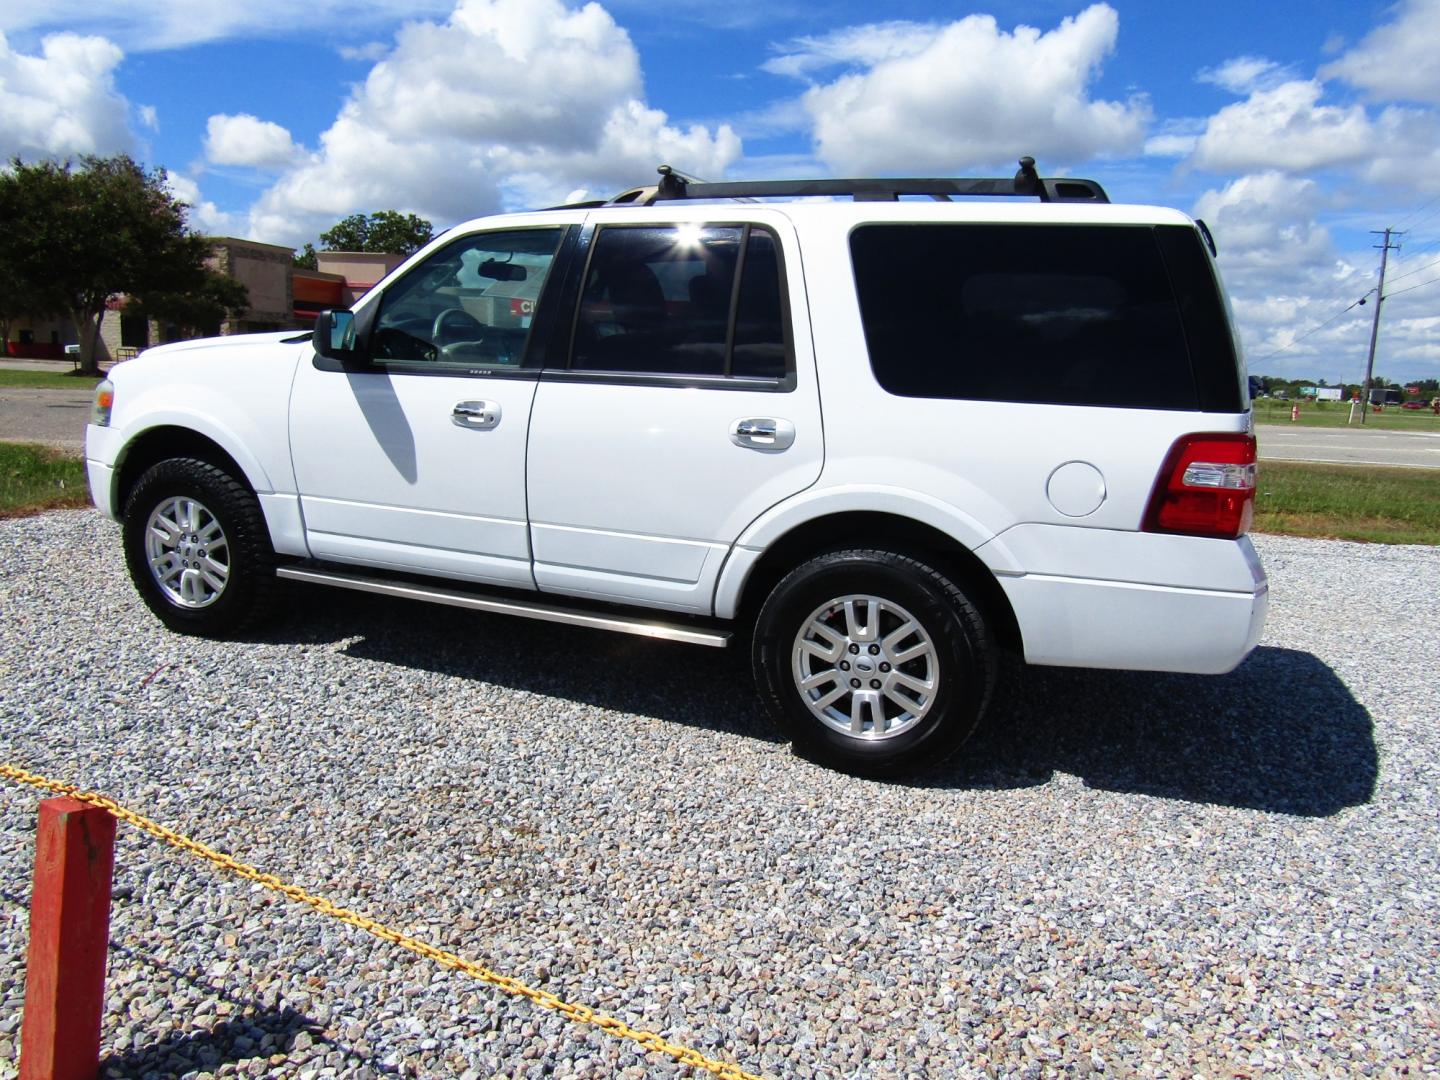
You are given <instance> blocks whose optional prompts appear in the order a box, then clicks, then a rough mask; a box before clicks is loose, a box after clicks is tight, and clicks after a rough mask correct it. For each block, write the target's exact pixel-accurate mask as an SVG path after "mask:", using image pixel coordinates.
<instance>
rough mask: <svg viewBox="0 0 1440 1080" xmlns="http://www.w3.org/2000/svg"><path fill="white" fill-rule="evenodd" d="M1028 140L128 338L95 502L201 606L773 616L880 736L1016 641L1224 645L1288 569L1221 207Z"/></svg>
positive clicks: (428, 250)
mask: <svg viewBox="0 0 1440 1080" xmlns="http://www.w3.org/2000/svg"><path fill="white" fill-rule="evenodd" d="M1021 166H1022V167H1021V171H1020V173H1019V174H1018V175H1017V176H1016V177H1015V178H1014V179H1013V180H1012V179H1010V178H980V179H944V178H942V179H918V180H820V181H779V182H769V181H751V182H744V183H718V184H704V183H699V182H694V181H689V180H687V179H686V178H684V177H682V176H680V175H679V174H677V173H674V172H673V171H670V170H667V169H662V170H661V173H662V178H661V182H660V183H659V184H658V185H657V186H655V187H649V188H641V189H635V190H633V191H629V192H625V193H623V194H621V195H619V196H617V197H616V198H615V199H612V200H609V201H606V202H603V203H585V204H578V205H570V206H562V207H557V208H554V209H550V210H544V211H537V212H531V213H520V214H505V215H501V216H497V217H489V218H481V219H478V220H475V221H471V222H468V223H466V224H463V225H460V226H458V227H456V228H454V229H451V230H449V231H448V232H446V233H445V234H444V235H443V236H441V237H438V238H436V239H435V240H434V241H433V242H431V243H430V244H429V245H427V246H426V247H425V248H423V249H421V250H420V251H419V252H417V253H416V254H415V255H414V256H413V257H411V258H410V259H409V261H408V262H407V263H405V264H404V265H403V266H401V267H400V268H399V269H398V270H397V271H396V272H394V273H393V274H392V275H391V276H390V277H389V278H387V279H386V280H385V281H384V282H382V283H381V284H380V285H379V286H378V287H377V288H375V289H374V290H372V291H371V292H370V293H368V294H367V295H366V296H365V297H364V298H363V299H361V300H360V301H359V302H358V303H357V304H356V306H355V309H354V310H353V311H335V312H323V313H321V315H320V316H319V318H318V319H317V320H316V328H315V332H314V334H313V335H312V334H309V333H304V334H296V333H293V332H290V333H272V334H258V335H251V336H244V337H226V338H217V339H213V340H209V341H192V342H184V343H178V344H172V345H165V346H161V347H159V348H154V349H150V350H149V351H147V352H146V353H144V354H143V355H142V356H140V357H139V358H137V359H136V360H134V361H131V362H129V363H126V364H124V365H121V366H120V367H117V368H116V369H115V371H114V372H113V373H112V374H111V376H110V379H109V380H107V381H106V382H104V383H102V384H101V388H100V391H99V395H98V396H97V403H96V409H95V416H94V420H93V422H92V424H91V425H90V427H89V429H88V433H87V440H86V457H87V459H88V467H89V476H90V484H91V489H92V491H93V492H94V496H95V501H96V504H97V505H98V506H99V507H100V508H101V509H102V510H104V511H105V512H107V513H109V514H110V515H112V516H113V517H115V518H117V519H118V520H120V521H121V522H122V523H123V526H124V528H123V537H124V547H125V555H126V559H127V562H128V565H129V569H130V573H131V576H132V578H133V580H134V583H135V585H136V587H137V588H138V590H139V592H140V595H141V596H142V597H143V598H144V600H145V602H146V603H147V604H148V605H149V607H150V608H151V610H152V611H153V612H154V613H155V614H156V615H157V616H158V617H159V618H160V619H161V620H162V621H163V622H164V623H165V624H166V625H167V626H169V627H171V628H172V629H174V630H177V631H181V632H184V633H194V634H202V635H209V636H217V637H225V636H233V635H236V634H239V633H242V632H248V631H249V630H250V629H251V628H252V627H255V626H257V625H259V623H260V622H261V620H262V619H263V618H264V616H265V615H266V614H267V613H269V611H270V610H271V609H272V608H273V606H274V603H275V598H276V593H277V591H278V589H279V587H280V585H281V584H282V582H285V581H304V582H311V583H317V584H321V585H328V586H335V587H340V588H350V589H360V590H365V591H369V592H374V593H381V594H386V595H392V596H398V597H407V598H411V599H417V600H426V601H433V602H437V603H444V604H450V605H458V606H462V607H468V608H472V609H475V610H479V611H487V612H498V613H503V614H510V615H521V616H526V617H530V618H537V619H547V620H551V621H558V622H565V623H571V624H575V625H580V626H588V627H596V628H600V629H605V630H612V631H619V632H624V633H631V634H641V635H646V636H650V637H658V638H669V639H672V640H677V641H684V642H689V643H692V644H697V645H707V646H717V647H724V646H728V645H731V644H735V643H743V644H744V645H745V646H746V647H747V648H748V650H749V653H750V659H751V665H752V667H753V670H754V674H755V679H756V684H757V686H758V688H759V691H760V695H761V698H762V699H763V700H764V702H765V705H766V707H767V708H768V709H769V711H770V713H771V714H772V715H773V717H774V718H775V720H776V721H777V722H778V723H779V725H780V726H781V727H782V729H783V730H784V731H786V732H787V733H788V734H789V736H790V737H791V738H792V739H793V741H794V744H795V746H796V748H797V749H798V750H800V751H801V752H803V753H806V754H808V755H811V756H813V757H815V758H817V759H819V760H821V761H824V762H826V763H829V764H831V765H834V766H837V767H840V768H843V769H847V770H852V771H856V772H862V773H872V774H883V773H891V772H896V771H903V770H913V769H916V768H918V767H922V766H927V765H931V764H933V763H935V762H937V761H940V760H942V759H943V758H945V757H946V756H947V755H949V754H950V753H951V752H953V751H954V750H956V749H957V748H958V747H959V746H960V745H961V744H962V743H963V742H964V741H965V740H966V738H967V737H968V736H969V735H970V733H971V731H972V730H973V729H974V727H975V726H976V724H977V722H978V721H979V719H980V717H981V716H982V714H983V713H984V712H985V710H986V709H987V707H988V706H989V705H990V703H991V700H992V697H993V695H994V693H995V686H996V672H997V665H998V662H999V660H1000V658H1001V656H1002V654H1004V653H1007V652H1008V653H1012V654H1014V655H1016V656H1019V657H1021V658H1023V659H1024V660H1025V661H1027V662H1029V663H1031V664H1052V665H1068V666H1084V667H1104V668H1122V669H1133V670H1148V671H1172V672H1194V673H1207V674H1218V673H1223V672H1226V671H1229V670H1230V669H1232V668H1233V667H1235V665H1236V664H1238V663H1239V662H1240V661H1241V660H1242V659H1244V657H1245V656H1246V655H1247V654H1248V653H1249V652H1250V651H1251V650H1252V649H1253V648H1254V647H1255V644H1256V641H1257V640H1258V638H1259V635H1260V631H1261V628H1262V625H1263V623H1264V618H1265V612H1266V606H1267V603H1268V592H1267V585H1266V578H1265V572H1264V570H1263V568H1262V567H1261V565H1260V561H1259V559H1258V557H1257V556H1256V553H1255V549H1254V547H1253V546H1252V545H1251V543H1250V540H1249V538H1248V537H1247V535H1246V533H1247V530H1248V528H1249V525H1250V519H1251V513H1252V507H1253V501H1254V494H1255V438H1254V434H1253V420H1252V416H1251V412H1250V402H1249V394H1248V386H1247V382H1246V373H1245V371H1244V369H1243V366H1242V364H1241V361H1240V358H1239V356H1238V354H1237V351H1236V348H1235V344H1234V342H1235V339H1234V335H1233V334H1232V330H1231V326H1230V323H1229V320H1228V317H1227V315H1226V305H1225V302H1224V298H1223V294H1222V288H1221V285H1220V282H1219V278H1218V275H1217V271H1216V269H1215V265H1214V262H1213V254H1214V249H1213V242H1212V241H1211V240H1210V238H1209V233H1208V230H1206V229H1204V228H1203V227H1201V226H1199V225H1197V223H1196V222H1195V221H1193V220H1191V219H1190V218H1189V217H1187V216H1186V215H1184V214H1182V213H1180V212H1178V211H1175V210H1170V209H1165V208H1160V207H1153V206H1130V205H1113V204H1111V203H1110V202H1109V200H1108V199H1107V197H1106V195H1105V193H1104V191H1103V189H1101V188H1100V186H1099V185H1098V184H1096V183H1094V182H1093V181H1087V180H1068V179H1067V180H1056V179H1043V178H1041V177H1039V176H1038V175H1037V174H1036V171H1035V169H1034V163H1033V162H1032V161H1030V160H1029V159H1024V160H1022V163H1021ZM810 196H822V197H826V198H825V200H824V201H816V200H814V199H812V198H810ZM845 196H849V197H852V198H851V200H850V201H840V200H841V197H845ZM917 197H918V198H917ZM783 199H788V200H789V201H775V200H783ZM918 199H928V200H929V201H918ZM403 614H404V613H401V612H397V616H403ZM737 700H741V699H737Z"/></svg>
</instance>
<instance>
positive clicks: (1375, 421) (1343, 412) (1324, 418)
mask: <svg viewBox="0 0 1440 1080" xmlns="http://www.w3.org/2000/svg"><path fill="white" fill-rule="evenodd" d="M1294 404H1295V402H1293V401H1276V400H1274V399H1273V398H1260V399H1258V400H1257V401H1255V402H1254V406H1255V422H1256V423H1257V424H1290V423H1292V421H1291V419H1290V407H1291V406H1292V405H1294ZM1349 421H1350V403H1349V402H1348V401H1302V402H1301V403H1300V419H1298V420H1295V421H1293V423H1294V424H1295V425H1296V426H1297V427H1345V426H1346V425H1347V424H1349ZM1354 426H1356V427H1359V426H1360V416H1359V414H1358V413H1357V414H1356V416H1355V425H1354ZM1365 426H1366V427H1373V428H1377V429H1379V430H1382V431H1440V416H1436V415H1435V414H1434V413H1432V412H1431V411H1430V410H1429V409H1402V408H1400V406H1399V405H1387V406H1385V411H1384V412H1378V413H1377V412H1374V411H1371V412H1370V413H1369V414H1367V415H1366V417H1365Z"/></svg>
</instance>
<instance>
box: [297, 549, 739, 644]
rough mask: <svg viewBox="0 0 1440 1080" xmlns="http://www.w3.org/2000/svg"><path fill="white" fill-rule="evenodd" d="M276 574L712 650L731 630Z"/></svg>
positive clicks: (376, 582) (329, 574) (406, 586)
mask: <svg viewBox="0 0 1440 1080" xmlns="http://www.w3.org/2000/svg"><path fill="white" fill-rule="evenodd" d="M275 576H276V577H280V578H285V579H287V580H289V581H305V582H309V583H310V584H312V585H332V586H334V587H336V588H339V589H355V590H356V591H358V592H368V593H378V594H380V595H381V596H398V597H402V598H403V599H406V600H425V601H427V602H429V603H432V604H447V605H449V606H451V607H460V608H467V609H469V610H471V611H484V612H488V613H490V614H492V615H518V616H520V617H521V618H524V619H539V620H540V621H542V622H554V623H564V624H566V625H567V626H584V627H588V628H589V629H592V630H612V631H615V632H616V633H621V634H635V635H637V636H639V637H648V638H659V639H661V640H664V641H680V642H684V643H686V644H688V645H708V646H710V647H711V648H714V649H723V648H725V647H727V646H728V645H729V644H730V633H729V631H726V630H698V629H693V628H691V627H688V626H676V625H674V624H673V623H663V622H652V621H648V620H645V619H638V618H634V617H633V616H629V615H601V614H598V613H595V612H589V611H578V610H576V609H574V608H564V607H553V606H550V605H547V604H533V603H529V602H527V601H524V600H501V599H499V598H497V597H493V596H477V595H474V594H472V593H466V592H459V591H456V590H454V589H445V588H441V587H439V586H427V585H412V584H410V583H409V582H400V581H383V580H381V579H379V578H369V577H363V576H360V575H350V574H339V573H336V572H334V571H331V570H311V569H307V568H306V567H303V566H281V567H277V568H276V570H275Z"/></svg>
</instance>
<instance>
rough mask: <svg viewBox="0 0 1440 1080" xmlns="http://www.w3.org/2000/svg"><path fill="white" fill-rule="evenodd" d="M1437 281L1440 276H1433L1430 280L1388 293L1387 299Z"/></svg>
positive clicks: (1439, 279)
mask: <svg viewBox="0 0 1440 1080" xmlns="http://www.w3.org/2000/svg"><path fill="white" fill-rule="evenodd" d="M1437 281H1440V277H1437V278H1431V279H1430V280H1429V281H1422V282H1421V283H1420V284H1419V285H1411V286H1410V287H1409V288H1408V289H1399V290H1397V291H1395V292H1390V293H1386V294H1385V299H1386V300H1389V299H1390V298H1391V297H1392V296H1400V295H1402V294H1404V293H1407V292H1414V291H1415V290H1416V289H1423V288H1425V286H1426V285H1434V284H1435V283H1436V282H1437Z"/></svg>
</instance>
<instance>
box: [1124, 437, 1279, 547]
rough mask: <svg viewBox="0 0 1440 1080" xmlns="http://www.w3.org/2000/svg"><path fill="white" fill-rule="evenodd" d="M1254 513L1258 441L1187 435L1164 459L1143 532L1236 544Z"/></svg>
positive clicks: (1242, 438)
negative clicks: (1236, 538) (1221, 539)
mask: <svg viewBox="0 0 1440 1080" xmlns="http://www.w3.org/2000/svg"><path fill="white" fill-rule="evenodd" d="M1254 512H1255V436H1254V435H1242V434H1238V433H1227V432H1217V433H1214V434H1207V435H1183V436H1181V437H1180V438H1179V439H1177V440H1175V445H1174V446H1172V447H1171V448H1170V453H1169V454H1168V455H1166V458H1165V465H1164V467H1162V468H1161V470H1160V475H1159V477H1158V478H1157V479H1156V481H1155V491H1154V494H1152V495H1151V496H1150V505H1149V506H1148V507H1147V508H1146V510H1145V524H1144V525H1143V526H1142V527H1143V528H1144V530H1145V531H1146V532H1165V533H1183V534H1185V535H1187V536H1215V537H1223V538H1225V539H1230V540H1233V539H1234V538H1235V537H1237V536H1242V535H1244V533H1245V532H1246V531H1247V530H1248V529H1249V528H1250V519H1251V517H1252V516H1253V515H1254Z"/></svg>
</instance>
